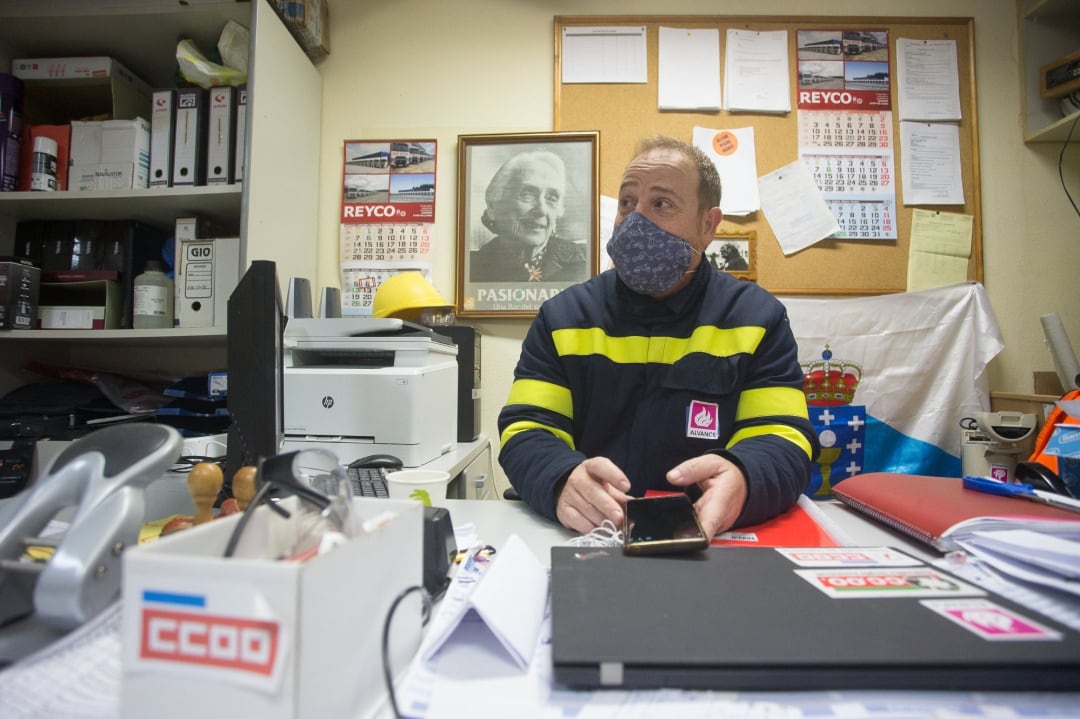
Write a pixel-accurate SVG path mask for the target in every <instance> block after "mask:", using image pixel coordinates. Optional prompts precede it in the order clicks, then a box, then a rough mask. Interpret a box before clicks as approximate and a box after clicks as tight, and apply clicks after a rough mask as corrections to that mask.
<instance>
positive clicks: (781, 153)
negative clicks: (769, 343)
mask: <svg viewBox="0 0 1080 719" xmlns="http://www.w3.org/2000/svg"><path fill="white" fill-rule="evenodd" d="M590 25H593V26H620V25H633V26H642V27H644V28H645V31H646V39H647V49H648V56H647V57H648V60H647V66H648V82H646V83H627V84H607V83H604V84H600V83H595V84H593V83H582V84H579V83H566V84H564V83H563V82H562V77H563V73H562V67H561V58H562V57H563V52H562V50H563V48H562V37H563V29H564V27H582V26H590ZM661 27H671V28H716V29H718V30H719V33H720V38H721V58H720V61H721V76H723V49H724V48H723V43H724V38H725V34H726V31H727V30H728V29H740V30H761V31H775V30H786V31H787V33H788V56H789V65H790V68H789V70H790V87H791V93H792V97H791V107H792V110H791V111H790V112H787V113H784V114H778V115H770V114H755V113H747V112H739V113H733V112H729V111H728V110H720V111H716V112H697V111H667V110H664V111H661V110H660V109H658V106H657V95H658V87H657V74H658V69H657V55H658V36H659V28H661ZM800 30H804V31H805V30H828V31H837V30H839V31H843V30H858V31H867V30H875V31H886V32H887V33H888V58H889V68H890V73H889V75H890V77H889V86H890V90H891V98H892V122H893V143H894V148H895V149H894V154H893V163H894V165H893V168H894V172H895V178H894V179H895V183H894V184H895V191H896V217H895V218H894V219H895V222H896V226H897V239H889V240H885V239H872V240H871V239H858V238H855V239H826V240H823V241H821V242H818V243H817V244H814V245H813V246H811V247H809V248H807V249H804V250H801V251H799V252H797V253H794V254H791V255H787V256H785V255H784V254H783V252H782V251H781V249H780V246H779V244H778V243H777V241H776V237H775V235H774V234H773V232H772V230H771V228H770V227H769V224H768V222H767V221H766V218H765V214H764V212H762V211H761V210H758V211H757V212H753V213H750V214H749V215H746V216H743V217H729V216H725V217H724V220H723V222H721V224H720V227H719V228H718V229H719V230H720V231H723V232H727V233H745V232H753V233H755V236H756V238H757V239H756V247H755V252H756V271H755V278H756V281H757V282H758V283H759V284H760V285H762V286H763V287H765V288H766V289H769V290H771V291H772V292H774V293H776V294H782V295H876V294H886V293H891V292H903V291H905V290H906V288H907V268H908V248H909V238H910V230H911V220H912V210H913V209H916V206H909V205H905V204H904V200H903V188H902V183H901V182H900V177H901V171H902V168H901V152H900V113H899V108H898V101H897V97H898V95H897V87H896V67H897V65H896V41H897V39H898V38H909V39H918V40H922V39H925V40H952V41H955V43H956V55H957V67H958V74H959V78H958V79H959V91H960V106H961V118H962V119H961V120H960V121H959V122H958V123H954V124H957V126H958V129H959V138H960V163H961V171H962V181H963V191H964V205H962V206H961V205H939V206H935V205H919V206H917V207H918V208H919V209H925V210H931V211H935V210H937V211H941V212H949V213H963V214H967V215H971V216H972V217H973V218H974V219H973V223H972V248H971V256H970V258H969V260H968V279H969V280H974V281H980V282H981V281H982V224H981V212H980V199H979V152H978V124H977V118H976V102H975V56H974V52H975V50H974V23H973V20H972V19H971V18H949V17H937V18H892V17H890V18H885V17H869V18H852V17H827V18H826V17H780V16H761V17H750V16H699V15H677V16H669V17H663V16H636V15H634V16H613V15H605V16H557V17H556V18H555V119H554V127H555V129H556V130H557V131H582V130H598V131H599V133H600V193H601V194H603V195H607V196H609V197H616V196H617V194H618V187H619V183H620V181H621V178H622V171H623V169H624V168H625V166H626V164H627V163H628V162H629V161H630V159H631V158H632V155H633V151H634V147H635V146H636V144H637V142H638V140H640V139H641V138H643V137H647V136H651V135H656V134H664V135H670V136H672V137H676V138H678V139H681V140H686V141H690V139H691V137H692V134H693V128H694V127H695V126H701V127H708V128H715V129H718V130H722V129H733V128H743V127H748V126H752V127H753V128H754V135H755V146H756V154H757V173H758V175H759V176H763V175H766V174H768V173H770V172H772V171H774V170H776V169H778V168H780V167H783V166H785V165H787V164H789V163H792V162H794V161H795V160H797V159H798V157H799V154H798V153H799V147H798V145H799V129H798V110H797V109H796V108H797V107H798V104H797V102H796V100H797V96H796V93H797V92H798V89H799V82H798V77H797V67H796V65H797V63H796V61H795V58H797V57H798V52H797V47H796V41H797V33H798V31H800Z"/></svg>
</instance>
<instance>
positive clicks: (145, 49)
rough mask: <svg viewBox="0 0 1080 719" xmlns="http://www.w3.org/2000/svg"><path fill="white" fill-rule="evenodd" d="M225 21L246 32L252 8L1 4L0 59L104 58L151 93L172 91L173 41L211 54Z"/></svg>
mask: <svg viewBox="0 0 1080 719" xmlns="http://www.w3.org/2000/svg"><path fill="white" fill-rule="evenodd" d="M229 20H235V21H236V22H238V23H240V24H241V25H243V26H244V27H248V26H249V25H250V23H251V3H249V2H220V1H218V2H199V1H196V0H183V2H179V1H178V0H106V1H103V2H87V0H49V2H40V0H4V2H2V3H0V56H3V55H4V54H5V51H6V54H7V55H8V57H9V59H14V58H15V57H63V56H67V57H72V56H76V57H77V56H99V55H107V56H109V57H113V58H116V59H117V60H119V61H120V63H121V64H123V65H124V66H126V67H127V68H128V69H129V70H131V71H132V72H133V73H135V74H136V75H138V76H139V77H141V78H142V79H143V80H145V81H146V82H148V83H150V85H151V86H153V87H175V86H176V77H175V74H174V73H175V68H176V42H177V38H179V37H189V38H191V39H193V40H194V41H195V43H196V45H197V46H198V47H199V49H201V50H202V51H203V52H205V53H211V52H213V51H214V49H215V48H216V47H217V41H218V37H219V36H220V35H221V30H222V28H224V27H225V23H226V22H228V21H229ZM248 29H249V30H250V29H251V28H248ZM102 38H107V40H106V41H104V42H103V41H102Z"/></svg>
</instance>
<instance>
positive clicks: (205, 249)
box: [178, 240, 214, 327]
mask: <svg viewBox="0 0 1080 719" xmlns="http://www.w3.org/2000/svg"><path fill="white" fill-rule="evenodd" d="M181 247H182V253H181V256H180V263H181V269H180V284H181V288H180V300H181V303H180V310H179V312H178V318H179V321H180V326H181V327H213V326H214V241H213V240H189V241H183V242H181Z"/></svg>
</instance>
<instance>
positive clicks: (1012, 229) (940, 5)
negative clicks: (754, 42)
mask: <svg viewBox="0 0 1080 719" xmlns="http://www.w3.org/2000/svg"><path fill="white" fill-rule="evenodd" d="M659 13H663V14H666V15H679V14H702V15H718V14H723V15H766V14H767V15H791V16H798V15H806V14H808V13H813V14H815V15H837V16H841V17H845V16H847V17H872V16H882V17H889V16H949V17H973V18H975V56H976V64H977V65H976V69H975V76H976V82H977V95H978V108H977V110H978V125H979V148H980V163H981V165H980V174H981V181H982V188H981V191H982V207H983V252H984V258H985V261H984V283H985V285H986V288H987V291H988V293H989V296H990V298H991V302H992V304H993V307H994V310H995V312H996V314H997V316H998V320H999V322H1000V324H1001V328H1002V332H1003V334H1004V337H1005V344H1006V349H1005V351H1004V353H1003V354H1002V355H1001V356H1000V357H999V358H998V359H997V360H996V361H995V362H994V364H993V365H992V367H991V377H990V386H991V388H992V389H996V390H1003V391H1010V392H1030V391H1031V390H1032V379H1031V376H1032V372H1033V371H1036V370H1053V362H1052V360H1051V358H1050V355H1049V352H1048V351H1047V349H1046V347H1045V343H1044V342H1043V339H1042V330H1041V326H1040V324H1039V316H1040V315H1043V314H1046V313H1048V312H1058V313H1059V314H1061V316H1062V318H1063V319H1064V321H1065V325H1066V330H1067V332H1068V333H1069V336H1070V338H1071V339H1072V341H1073V344H1074V345H1076V346H1077V347H1080V259H1078V257H1080V218H1078V217H1077V216H1076V215H1075V214H1074V213H1073V210H1072V208H1071V207H1070V205H1069V202H1068V200H1067V199H1066V197H1065V195H1064V192H1063V191H1062V189H1061V185H1060V182H1059V180H1058V170H1057V158H1058V153H1059V151H1060V146H1057V145H1032V146H1026V145H1024V144H1023V142H1022V121H1021V108H1020V85H1019V82H1020V75H1019V61H1018V52H1019V51H1018V40H1017V25H1016V6H1015V4H1014V3H1013V1H1012V0H880V1H878V2H874V3H867V2H865V0H832V1H831V2H825V1H822V2H817V3H813V4H810V3H806V2H802V1H800V0H727V1H726V2H724V3H717V2H716V1H715V0H667V2H665V3H663V4H662V7H661V6H658V5H657V4H656V3H655V2H651V1H649V0H621V1H620V2H618V3H615V2H611V1H610V0H454V2H446V1H445V0H396V1H392V2H391V1H386V0H365V1H363V2H358V1H357V0H330V22H331V33H330V43H331V54H330V56H329V57H328V58H327V59H326V60H325V61H323V62H322V63H321V64H320V65H319V70H320V72H321V73H322V76H323V125H322V157H321V163H322V171H321V178H322V181H321V183H320V211H319V236H318V268H319V270H318V272H319V274H318V277H317V278H316V280H317V286H323V285H338V284H339V282H340V280H339V277H338V264H337V263H338V234H339V233H338V229H339V224H338V216H339V203H340V201H341V173H342V147H343V143H344V141H345V140H352V139H389V138H398V137H409V138H435V139H436V140H438V143H439V145H438V151H439V156H438V176H437V200H436V202H437V205H436V222H435V229H434V247H435V285H436V287H437V288H438V289H439V291H440V292H441V293H442V294H443V295H444V296H446V297H448V298H451V297H453V296H454V290H455V285H454V283H455V277H454V266H455V257H456V245H455V242H456V237H455V235H456V227H457V196H456V195H457V193H456V187H457V136H458V135H459V134H476V133H488V132H545V131H551V130H552V129H553V117H554V103H553V98H554V21H553V18H554V17H555V16H556V15H603V14H621V15H632V14H640V15H656V14H659ZM611 111H612V112H618V111H619V108H611ZM642 130H643V134H648V128H642ZM1066 154H1067V158H1066V168H1065V179H1066V183H1067V184H1068V186H1069V188H1070V190H1071V191H1072V193H1073V195H1074V197H1075V198H1076V199H1077V200H1078V201H1080V144H1074V145H1072V146H1071V147H1070V148H1069V151H1068V152H1067V153H1066ZM629 159H630V158H627V160H629ZM469 324H472V325H475V326H477V327H479V328H480V330H481V332H482V333H483V348H482V353H483V400H482V404H483V431H484V432H485V433H486V434H487V435H488V437H490V438H492V439H495V440H496V441H497V436H498V435H497V430H496V424H495V423H496V417H497V415H498V411H499V408H500V407H501V405H502V402H503V401H504V399H505V398H506V396H507V393H508V391H509V387H510V382H511V379H512V374H513V368H514V364H515V363H516V361H517V356H518V352H519V345H520V342H521V339H522V337H524V334H525V331H526V330H527V328H528V321H527V320H488V321H482V322H479V321H478V322H469ZM500 481H501V482H502V483H503V484H504V485H505V478H504V477H502V476H501V475H500Z"/></svg>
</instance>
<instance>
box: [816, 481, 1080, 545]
mask: <svg viewBox="0 0 1080 719" xmlns="http://www.w3.org/2000/svg"><path fill="white" fill-rule="evenodd" d="M832 494H833V497H835V498H836V499H838V500H840V501H841V502H843V503H844V504H846V505H848V506H849V507H851V508H852V509H854V510H856V511H858V512H860V513H862V514H865V515H866V516H868V517H870V518H871V519H874V520H876V521H878V522H881V523H882V524H885V525H887V526H889V527H892V528H893V529H895V530H897V531H899V532H902V533H904V534H906V535H908V536H910V537H914V538H915V539H917V540H919V541H920V542H923V543H924V544H928V545H930V546H931V547H934V548H935V549H937V550H938V551H940V552H949V551H952V550H953V549H956V547H957V544H956V540H957V539H958V538H959V537H963V536H964V535H966V534H970V533H971V532H973V531H988V530H995V529H1032V530H1035V531H1038V532H1044V533H1050V534H1060V535H1069V536H1073V535H1076V536H1080V514H1077V513H1076V512H1070V511H1069V510H1067V509H1060V508H1058V507H1051V506H1047V505H1045V504H1039V503H1037V502H1032V501H1029V500H1026V499H1021V498H1017V497H1003V496H1000V495H996V494H986V493H984V492H976V491H974V490H970V489H965V488H964V486H963V482H962V480H961V479H960V478H958V477H927V476H922V475H914V474H891V473H888V472H871V473H867V474H859V475H855V476H854V477H849V478H847V479H845V480H844V481H842V482H838V483H836V484H834V485H833V488H832Z"/></svg>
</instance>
